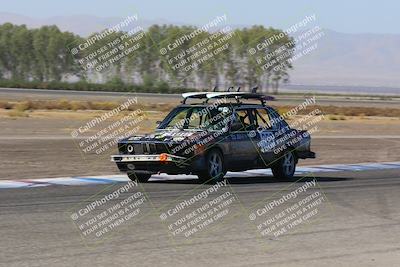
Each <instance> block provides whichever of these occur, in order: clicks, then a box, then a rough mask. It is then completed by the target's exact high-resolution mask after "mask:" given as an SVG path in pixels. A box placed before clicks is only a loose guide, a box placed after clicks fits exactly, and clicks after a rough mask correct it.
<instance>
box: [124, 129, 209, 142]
mask: <svg viewBox="0 0 400 267" xmlns="http://www.w3.org/2000/svg"><path fill="white" fill-rule="evenodd" d="M207 135H208V132H207V131H203V130H178V129H173V130H157V131H155V132H153V133H149V134H144V135H134V136H131V137H128V138H126V139H124V140H123V141H125V142H139V143H140V142H173V143H179V142H182V141H186V140H194V139H197V138H202V137H204V136H207Z"/></svg>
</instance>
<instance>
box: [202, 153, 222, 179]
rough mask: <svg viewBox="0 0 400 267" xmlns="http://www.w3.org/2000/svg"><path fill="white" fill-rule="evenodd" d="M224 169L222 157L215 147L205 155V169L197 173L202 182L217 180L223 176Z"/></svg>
mask: <svg viewBox="0 0 400 267" xmlns="http://www.w3.org/2000/svg"><path fill="white" fill-rule="evenodd" d="M225 173H226V171H225V165H224V157H223V155H222V153H221V152H220V151H219V150H217V149H212V150H211V151H210V152H208V153H207V156H206V170H204V171H203V172H201V173H199V174H198V177H199V179H200V180H201V181H202V182H211V183H212V182H219V181H222V180H223V178H224V175H225Z"/></svg>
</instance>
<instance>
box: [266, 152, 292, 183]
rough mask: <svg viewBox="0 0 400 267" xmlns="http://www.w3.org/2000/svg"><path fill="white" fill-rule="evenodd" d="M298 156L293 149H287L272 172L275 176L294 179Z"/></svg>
mask: <svg viewBox="0 0 400 267" xmlns="http://www.w3.org/2000/svg"><path fill="white" fill-rule="evenodd" d="M296 163H297V161H296V156H295V154H294V153H293V152H292V151H287V152H286V153H285V154H284V155H283V156H282V157H281V158H280V159H279V160H278V161H277V162H276V164H275V165H274V166H272V168H271V169H272V174H273V175H274V177H275V178H278V179H282V180H288V179H292V178H293V176H294V172H295V171H296Z"/></svg>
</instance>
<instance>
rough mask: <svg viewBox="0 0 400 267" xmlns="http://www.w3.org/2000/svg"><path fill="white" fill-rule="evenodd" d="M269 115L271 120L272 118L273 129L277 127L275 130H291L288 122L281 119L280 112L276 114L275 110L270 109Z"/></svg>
mask: <svg viewBox="0 0 400 267" xmlns="http://www.w3.org/2000/svg"><path fill="white" fill-rule="evenodd" d="M268 111H269V114H270V118H271V125H272V126H273V127H275V129H282V128H285V129H289V128H290V127H289V125H288V124H287V122H286V121H285V120H284V119H283V118H281V116H280V115H279V114H278V112H276V111H275V110H274V109H272V108H269V109H268Z"/></svg>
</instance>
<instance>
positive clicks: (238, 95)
mask: <svg viewBox="0 0 400 267" xmlns="http://www.w3.org/2000/svg"><path fill="white" fill-rule="evenodd" d="M216 89H217V87H214V89H213V92H188V93H183V94H182V97H183V100H182V104H185V103H186V100H187V99H189V98H192V99H193V98H195V99H205V101H204V103H207V102H208V100H210V99H212V98H232V99H235V100H236V101H237V102H238V103H241V100H242V99H246V100H249V99H253V100H259V101H261V104H262V105H265V102H266V101H272V100H275V98H274V97H272V96H266V95H263V94H258V93H257V89H258V87H254V88H252V89H251V92H240V87H238V88H237V91H236V92H234V91H231V90H232V89H234V88H233V86H231V87H229V88H228V89H227V91H226V92H216Z"/></svg>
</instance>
